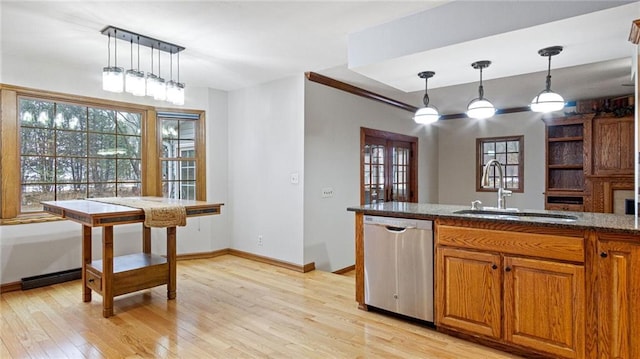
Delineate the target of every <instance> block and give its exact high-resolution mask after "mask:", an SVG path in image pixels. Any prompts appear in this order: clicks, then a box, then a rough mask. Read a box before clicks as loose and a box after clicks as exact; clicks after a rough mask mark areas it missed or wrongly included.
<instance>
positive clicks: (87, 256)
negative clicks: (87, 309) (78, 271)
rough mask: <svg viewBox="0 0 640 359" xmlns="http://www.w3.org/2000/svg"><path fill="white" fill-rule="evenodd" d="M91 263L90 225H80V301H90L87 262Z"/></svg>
mask: <svg viewBox="0 0 640 359" xmlns="http://www.w3.org/2000/svg"><path fill="white" fill-rule="evenodd" d="M90 263H91V227H89V226H85V225H83V226H82V301H83V302H90V301H91V288H89V287H88V286H87V264H90Z"/></svg>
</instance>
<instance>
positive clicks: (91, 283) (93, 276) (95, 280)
mask: <svg viewBox="0 0 640 359" xmlns="http://www.w3.org/2000/svg"><path fill="white" fill-rule="evenodd" d="M86 276H87V287H89V288H91V289H92V290H94V291H96V292H98V293H102V276H101V275H100V274H97V273H94V272H91V271H89V270H87V271H86Z"/></svg>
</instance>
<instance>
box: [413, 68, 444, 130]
mask: <svg viewBox="0 0 640 359" xmlns="http://www.w3.org/2000/svg"><path fill="white" fill-rule="evenodd" d="M435 74H436V73H435V72H433V71H423V72H421V73H419V74H418V77H420V78H421V79H424V97H423V98H422V102H423V103H424V107H422V108H419V109H418V111H416V114H415V115H414V116H413V120H414V121H416V123H419V124H422V125H428V124H430V123H434V122H436V121H438V119H440V114H439V113H438V109H437V108H435V107H434V106H429V95H428V94H427V88H428V85H427V82H428V81H429V79H430V78H432V77H433V75H435Z"/></svg>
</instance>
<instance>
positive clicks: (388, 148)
mask: <svg viewBox="0 0 640 359" xmlns="http://www.w3.org/2000/svg"><path fill="white" fill-rule="evenodd" d="M360 143H361V158H360V163H361V166H360V167H361V171H360V177H361V188H360V203H362V204H372V203H382V202H388V201H399V202H417V200H418V190H417V182H418V181H417V163H418V161H417V147H418V138H416V137H412V136H406V135H401V134H397V133H392V132H385V131H379V130H372V129H368V128H361V129H360Z"/></svg>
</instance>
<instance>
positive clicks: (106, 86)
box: [102, 31, 124, 93]
mask: <svg viewBox="0 0 640 359" xmlns="http://www.w3.org/2000/svg"><path fill="white" fill-rule="evenodd" d="M116 34H117V32H115V31H114V36H113V37H114V40H113V45H114V48H115V49H114V54H115V55H114V66H113V67H111V34H109V35H108V36H109V37H108V40H107V41H108V42H107V51H108V55H107V67H104V68H102V89H103V90H105V91H110V92H116V93H120V92H122V88H123V86H124V69H123V68H122V67H118V44H117V41H116V40H117V36H116Z"/></svg>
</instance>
